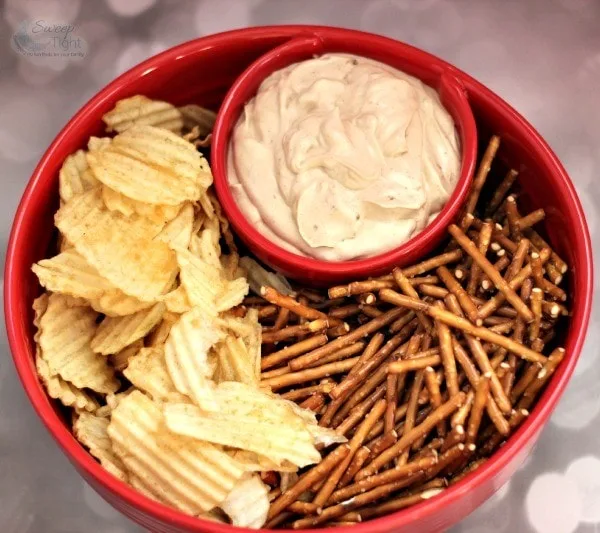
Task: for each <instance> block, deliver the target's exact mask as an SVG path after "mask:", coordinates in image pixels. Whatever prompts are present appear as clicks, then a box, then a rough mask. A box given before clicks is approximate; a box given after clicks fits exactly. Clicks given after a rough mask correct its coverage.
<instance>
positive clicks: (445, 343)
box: [432, 295, 459, 396]
mask: <svg viewBox="0 0 600 533" xmlns="http://www.w3.org/2000/svg"><path fill="white" fill-rule="evenodd" d="M455 296H456V295H455ZM456 300H457V301H458V300H459V299H458V296H456ZM436 306H437V309H438V310H440V311H445V307H444V304H443V303H442V302H436ZM436 326H437V331H438V339H439V342H440V356H441V359H442V364H443V366H444V374H445V377H446V387H447V388H448V393H449V394H450V396H455V395H456V394H458V391H459V388H458V375H457V373H456V360H455V358H454V349H453V348H452V335H451V333H450V328H449V327H448V326H447V325H446V324H445V323H444V322H442V321H441V320H438V321H436ZM432 366H433V365H432Z"/></svg>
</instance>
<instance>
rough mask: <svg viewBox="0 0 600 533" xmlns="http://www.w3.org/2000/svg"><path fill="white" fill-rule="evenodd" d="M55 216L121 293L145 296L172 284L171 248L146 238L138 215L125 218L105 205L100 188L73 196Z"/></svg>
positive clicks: (152, 297)
mask: <svg viewBox="0 0 600 533" xmlns="http://www.w3.org/2000/svg"><path fill="white" fill-rule="evenodd" d="M55 221H56V225H57V227H58V229H59V230H60V231H62V232H63V233H64V234H65V235H66V237H67V238H68V239H69V241H70V242H72V243H73V246H74V247H75V249H76V250H77V251H78V252H79V253H80V254H81V255H82V256H83V257H85V259H86V260H87V261H88V263H89V264H90V265H92V266H93V267H95V268H96V269H97V270H98V272H100V273H101V274H102V275H103V276H104V277H105V278H106V279H108V280H109V281H110V282H111V283H112V284H113V285H115V286H116V287H117V288H118V289H121V290H122V291H123V292H124V293H126V294H128V295H130V296H135V297H137V298H138V299H140V300H143V301H151V300H155V299H156V297H158V296H160V295H161V294H163V293H165V292H166V291H167V290H168V289H169V288H170V287H171V285H172V284H173V281H174V279H175V277H176V275H177V262H176V259H175V254H174V253H173V252H172V251H171V250H170V249H169V247H168V246H167V245H166V244H165V243H163V242H160V241H153V240H150V239H151V237H150V235H149V234H148V227H147V226H144V223H143V222H142V219H141V218H139V219H137V220H136V221H135V222H131V221H128V219H127V218H126V217H124V216H123V215H121V214H119V213H115V212H114V211H108V210H106V209H105V208H104V204H103V202H102V198H101V192H100V189H93V190H91V191H88V192H85V193H83V194H81V195H79V196H78V197H76V198H73V199H72V200H71V201H70V202H69V203H68V204H65V205H64V206H63V207H61V208H60V209H59V211H58V213H57V214H56V216H55Z"/></svg>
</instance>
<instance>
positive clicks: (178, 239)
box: [155, 203, 194, 248]
mask: <svg viewBox="0 0 600 533" xmlns="http://www.w3.org/2000/svg"><path fill="white" fill-rule="evenodd" d="M193 227H194V206H193V205H192V204H190V203H185V204H184V205H183V207H181V209H180V210H179V213H177V216H176V217H175V218H173V220H171V221H170V222H168V223H167V225H166V226H165V227H164V228H163V229H162V230H161V232H160V233H159V234H158V235H157V236H156V237H155V239H157V240H159V241H163V242H166V243H167V244H169V245H171V246H172V247H173V248H187V247H188V246H189V245H190V239H191V238H192V229H193Z"/></svg>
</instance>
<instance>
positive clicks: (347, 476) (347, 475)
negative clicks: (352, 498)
mask: <svg viewBox="0 0 600 533" xmlns="http://www.w3.org/2000/svg"><path fill="white" fill-rule="evenodd" d="M370 454H371V450H369V448H367V447H366V446H362V447H361V448H360V449H359V450H358V451H357V452H356V453H355V454H354V456H353V457H352V460H351V461H350V464H349V465H348V468H347V469H346V471H345V472H344V474H343V475H342V477H341V478H340V481H339V483H338V487H340V488H342V487H345V486H346V485H348V484H350V482H351V481H352V479H354V475H355V474H356V472H358V471H359V470H360V469H361V467H362V465H364V464H365V461H366V460H367V459H368V458H369V455H370Z"/></svg>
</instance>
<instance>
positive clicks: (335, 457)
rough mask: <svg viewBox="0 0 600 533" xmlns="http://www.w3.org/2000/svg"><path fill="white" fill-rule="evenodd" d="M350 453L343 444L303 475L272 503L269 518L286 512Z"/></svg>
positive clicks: (348, 447) (347, 447)
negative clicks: (301, 495)
mask: <svg viewBox="0 0 600 533" xmlns="http://www.w3.org/2000/svg"><path fill="white" fill-rule="evenodd" d="M348 453H350V446H348V445H347V444H341V445H340V446H338V447H337V448H336V449H335V450H333V451H332V452H331V453H330V454H329V455H328V456H327V457H325V459H323V460H322V461H321V462H320V463H318V464H317V465H316V466H314V467H313V468H311V469H310V470H308V471H307V472H305V473H304V474H302V475H301V476H300V478H299V479H298V481H297V482H296V483H295V484H294V485H293V486H292V487H290V488H289V489H288V490H287V491H286V492H284V493H283V494H282V495H281V496H279V498H277V499H276V500H275V501H273V502H271V507H270V508H269V513H268V515H267V518H268V519H271V518H273V517H274V516H277V515H278V514H279V513H281V512H282V511H284V510H285V509H286V508H287V507H288V506H289V505H290V504H291V503H293V502H294V501H296V500H297V499H298V497H299V496H300V494H302V493H303V492H304V491H306V490H308V489H310V488H311V487H312V486H313V485H314V484H315V483H316V482H317V481H319V480H320V479H322V478H324V477H325V476H326V475H327V474H328V473H329V472H330V471H331V470H332V469H333V468H335V466H336V465H337V464H338V463H339V462H340V461H343V460H344V457H346V455H348Z"/></svg>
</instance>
